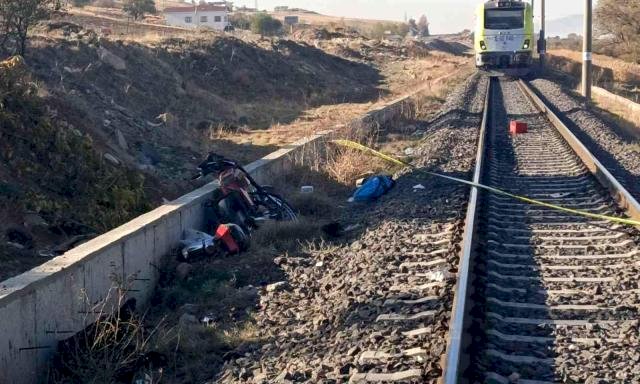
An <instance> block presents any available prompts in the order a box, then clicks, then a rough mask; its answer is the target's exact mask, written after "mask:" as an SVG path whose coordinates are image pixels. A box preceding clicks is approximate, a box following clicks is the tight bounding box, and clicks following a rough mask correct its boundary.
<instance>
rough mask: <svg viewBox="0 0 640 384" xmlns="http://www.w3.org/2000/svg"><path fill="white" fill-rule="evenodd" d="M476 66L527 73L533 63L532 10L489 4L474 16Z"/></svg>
mask: <svg viewBox="0 0 640 384" xmlns="http://www.w3.org/2000/svg"><path fill="white" fill-rule="evenodd" d="M476 20H477V21H476V22H477V25H476V33H475V51H476V66H477V67H478V68H483V69H510V68H520V69H528V68H530V67H531V64H532V62H533V39H534V34H533V9H532V7H531V4H529V3H526V2H523V1H519V0H515V1H511V0H510V1H501V0H499V1H488V2H486V3H484V4H482V5H480V6H479V7H478V10H477V14H476Z"/></svg>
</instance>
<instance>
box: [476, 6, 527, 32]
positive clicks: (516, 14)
mask: <svg viewBox="0 0 640 384" xmlns="http://www.w3.org/2000/svg"><path fill="white" fill-rule="evenodd" d="M484 27H485V29H520V28H524V10H523V9H488V10H487V11H486V12H485V16H484Z"/></svg>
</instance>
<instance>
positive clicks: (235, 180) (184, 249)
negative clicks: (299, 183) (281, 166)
mask: <svg viewBox="0 0 640 384" xmlns="http://www.w3.org/2000/svg"><path fill="white" fill-rule="evenodd" d="M208 175H216V176H217V182H218V184H219V188H218V189H216V191H215V192H214V194H213V198H212V199H211V200H210V201H209V202H207V203H206V205H205V216H206V233H205V232H200V231H194V230H189V231H185V236H184V240H183V241H182V243H181V252H180V255H181V258H182V259H183V260H189V259H192V258H193V257H194V256H196V255H199V254H207V255H211V254H214V253H215V252H217V251H219V250H220V249H222V251H223V252H225V253H230V254H233V253H239V252H242V251H244V250H246V249H247V248H248V247H249V239H250V234H251V231H253V230H255V229H257V228H258V227H259V225H260V223H263V222H267V221H297V219H298V217H297V214H296V212H295V211H294V209H293V208H292V207H291V205H290V204H289V203H287V202H286V201H285V200H284V199H283V198H282V197H280V196H279V195H277V194H276V193H274V192H273V188H271V187H268V186H262V185H260V184H258V183H257V182H256V181H255V180H254V179H253V178H252V177H251V175H250V174H249V172H247V171H246V170H245V169H244V168H243V167H242V166H241V165H240V164H238V163H237V162H236V161H234V160H230V159H227V158H225V157H223V156H220V155H217V154H215V153H210V154H209V156H207V159H206V160H205V161H204V162H202V163H201V164H200V165H199V167H198V174H197V175H196V176H195V177H194V179H200V178H203V177H206V176H208ZM211 234H212V235H211Z"/></svg>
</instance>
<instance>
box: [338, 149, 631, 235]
mask: <svg viewBox="0 0 640 384" xmlns="http://www.w3.org/2000/svg"><path fill="white" fill-rule="evenodd" d="M332 142H333V143H335V144H337V145H340V146H343V147H347V148H351V149H355V150H358V151H361V152H364V153H369V154H371V155H373V156H376V157H378V158H380V159H383V160H386V161H388V162H390V163H393V164H396V165H400V166H405V167H410V168H413V169H415V170H417V171H418V172H422V173H425V174H428V175H431V176H435V177H439V178H442V179H447V180H451V181H455V182H457V183H461V184H466V185H470V186H472V187H476V188H480V189H484V190H487V191H490V192H493V193H495V194H497V195H502V196H507V197H511V198H513V199H516V200H520V201H523V202H525V203H528V204H532V205H538V206H542V207H546V208H551V209H554V210H556V211H561V212H566V213H571V214H574V215H578V216H583V217H589V218H592V219H600V220H607V221H611V222H614V223H619V224H625V225H633V226H640V221H636V220H631V219H625V218H622V217H615V216H607V215H598V214H595V213H591V212H587V211H582V210H578V209H571V208H566V207H562V206H560V205H555V204H549V203H545V202H544V201H539V200H535V199H531V198H528V197H526V196H520V195H516V194H514V193H510V192H507V191H503V190H501V189H498V188H494V187H489V186H487V185H483V184H478V183H474V182H472V181H468V180H464V179H459V178H457V177H451V176H447V175H442V174H439V173H434V172H430V171H425V170H422V169H418V168H417V167H416V166H415V165H413V164H410V163H407V162H406V161H402V160H398V159H396V158H394V157H391V156H389V155H385V154H384V153H382V152H378V151H376V150H375V149H372V148H369V147H366V146H364V145H362V144H359V143H356V142H354V141H350V140H333V141H332Z"/></svg>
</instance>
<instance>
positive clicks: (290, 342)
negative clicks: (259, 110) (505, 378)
mask: <svg viewBox="0 0 640 384" xmlns="http://www.w3.org/2000/svg"><path fill="white" fill-rule="evenodd" d="M487 84H488V83H487V81H486V79H484V78H481V77H480V76H478V75H474V76H472V77H471V78H470V79H468V80H467V81H466V82H465V83H464V84H463V85H462V86H460V87H459V88H458V89H456V90H454V91H453V92H452V94H451V95H450V97H449V99H448V102H447V103H446V104H445V107H444V108H443V110H442V111H441V113H439V114H438V115H437V116H436V118H435V119H434V120H433V121H431V122H425V123H424V127H422V128H423V129H424V130H425V132H426V138H425V141H424V142H423V143H422V144H421V145H420V147H419V148H418V153H419V154H420V159H419V161H417V163H418V164H419V165H421V166H424V167H426V168H428V169H430V170H437V171H440V172H444V173H447V174H452V175H456V176H460V177H467V178H468V177H470V174H471V172H472V166H473V163H474V159H475V154H476V141H477V133H478V128H479V125H480V121H481V111H482V106H483V102H484V98H483V97H482V96H480V97H478V96H477V94H480V95H484V93H485V92H484V90H485V89H486V86H487ZM398 176H399V179H398V184H397V186H396V187H395V189H394V190H393V191H392V192H391V193H390V194H389V195H387V196H385V197H384V198H383V199H381V200H380V201H379V202H377V203H375V204H369V205H356V206H350V208H349V211H348V212H345V218H344V222H343V224H345V225H349V224H360V225H361V228H363V230H362V231H361V233H359V234H357V235H354V236H353V237H352V238H351V239H350V240H349V241H348V242H347V243H345V244H343V245H338V246H324V247H310V249H309V250H308V252H307V253H306V254H304V255H303V254H299V255H287V256H283V257H282V258H279V259H278V260H277V263H278V264H279V265H280V267H281V268H282V269H283V270H284V271H285V272H286V275H287V281H286V282H285V283H284V284H283V285H280V286H271V287H269V288H268V289H266V290H265V291H264V292H263V293H262V296H261V304H260V308H259V311H258V314H257V316H256V317H257V319H256V320H257V323H258V327H259V328H260V329H261V336H262V340H263V344H262V345H261V346H258V347H255V348H249V349H248V350H246V351H240V352H241V355H243V357H241V358H237V359H235V360H230V361H229V362H228V363H227V364H226V366H225V369H223V373H222V374H221V375H220V377H218V378H216V379H215V380H214V381H213V382H218V383H266V382H278V383H287V382H295V383H299V382H308V383H338V382H347V381H349V380H352V381H355V382H358V381H366V374H371V373H382V374H386V373H393V372H413V373H414V375H413V376H412V377H411V378H410V379H407V380H405V381H404V382H426V383H435V382H436V381H437V379H438V378H439V377H440V375H441V373H442V372H441V368H440V365H439V363H440V359H441V356H442V355H443V354H444V353H445V349H446V334H447V331H448V327H449V317H450V312H451V307H452V300H453V288H454V285H455V273H456V267H457V265H458V252H459V246H458V243H459V242H460V239H461V236H462V227H463V221H464V213H465V209H466V200H467V195H468V189H467V188H465V187H462V186H459V185H455V184H451V183H450V182H448V181H442V180H439V179H433V178H429V177H426V176H423V175H419V174H417V173H416V172H409V171H404V172H403V173H402V174H401V175H398ZM416 184H422V185H424V186H425V187H426V189H425V190H420V191H417V192H414V191H413V186H414V185H416ZM438 240H441V242H439V243H438ZM434 254H437V257H436V256H434ZM416 262H433V263H437V264H438V269H437V270H433V269H431V270H427V271H425V269H424V268H423V269H419V268H417V267H416V268H413V267H407V265H409V264H415V263H416ZM407 263H409V264H407ZM424 272H427V273H424ZM434 274H436V275H437V277H434V276H435V275H434ZM433 281H437V282H438V284H425V283H429V282H433ZM425 298H430V299H429V300H426V301H420V300H421V299H425ZM389 300H392V301H397V300H400V301H403V303H404V300H409V301H412V300H418V301H420V302H419V303H413V304H412V305H403V304H401V305H394V304H391V305H390V304H389V303H390V302H389ZM390 314H391V315H392V318H391V319H390V318H388V317H387V321H384V320H382V319H384V318H385V317H384V316H386V315H390ZM425 314H428V316H427V315H425ZM381 315H382V316H381ZM396 315H397V316H417V317H415V318H414V319H412V320H407V321H397V319H396V320H394V318H395V317H394V316H396ZM389 320H390V321H389ZM412 330H414V331H415V330H419V331H420V332H418V333H415V332H414V334H412V335H411V336H408V335H407V334H405V333H403V332H406V331H412ZM409 333H411V332H409ZM411 349H419V350H420V352H419V353H418V355H415V356H409V355H407V353H406V352H407V351H408V350H411ZM368 352H380V353H382V354H384V356H386V357H380V356H382V355H379V356H378V358H368V357H367V356H370V355H368V354H367V353H368ZM416 372H417V374H416Z"/></svg>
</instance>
